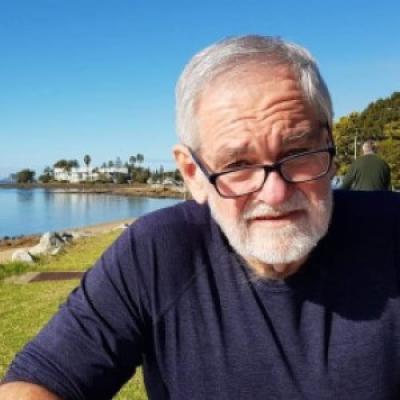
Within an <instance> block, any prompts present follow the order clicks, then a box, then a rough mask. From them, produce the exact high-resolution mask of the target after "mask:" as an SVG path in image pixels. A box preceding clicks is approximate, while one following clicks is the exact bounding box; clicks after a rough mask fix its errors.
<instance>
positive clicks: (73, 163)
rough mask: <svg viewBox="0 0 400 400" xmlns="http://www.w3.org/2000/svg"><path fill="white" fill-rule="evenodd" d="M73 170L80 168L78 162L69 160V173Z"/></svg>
mask: <svg viewBox="0 0 400 400" xmlns="http://www.w3.org/2000/svg"><path fill="white" fill-rule="evenodd" d="M72 168H79V161H78V160H68V168H67V169H68V171H71V169H72Z"/></svg>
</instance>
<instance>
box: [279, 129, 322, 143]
mask: <svg viewBox="0 0 400 400" xmlns="http://www.w3.org/2000/svg"><path fill="white" fill-rule="evenodd" d="M321 137H322V129H321V128H313V129H310V130H304V131H300V132H297V133H294V134H292V135H290V136H287V137H285V138H284V139H283V144H290V143H296V142H305V141H314V140H318V139H320V138H321Z"/></svg>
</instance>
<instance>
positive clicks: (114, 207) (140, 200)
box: [0, 188, 182, 238]
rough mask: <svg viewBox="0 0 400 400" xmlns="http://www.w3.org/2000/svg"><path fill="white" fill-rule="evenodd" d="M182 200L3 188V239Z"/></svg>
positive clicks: (0, 226)
mask: <svg viewBox="0 0 400 400" xmlns="http://www.w3.org/2000/svg"><path fill="white" fill-rule="evenodd" d="M181 201H182V200H179V199H160V198H148V197H128V196H117V195H110V194H95V193H65V192H62V193H60V192H56V191H51V190H46V189H39V188H37V189H15V188H0V238H2V237H4V236H10V237H12V236H19V235H29V234H36V233H43V232H48V231H60V230H64V229H70V228H78V227H83V226H87V225H94V224H100V223H104V222H109V221H116V220H122V219H128V218H137V217H140V216H142V215H144V214H147V213H149V212H151V211H154V210H157V209H159V208H163V207H169V206H171V205H174V204H177V203H179V202H181Z"/></svg>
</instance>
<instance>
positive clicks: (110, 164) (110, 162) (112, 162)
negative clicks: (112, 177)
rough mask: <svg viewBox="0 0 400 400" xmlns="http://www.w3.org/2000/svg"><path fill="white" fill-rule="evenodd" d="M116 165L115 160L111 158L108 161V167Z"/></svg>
mask: <svg viewBox="0 0 400 400" xmlns="http://www.w3.org/2000/svg"><path fill="white" fill-rule="evenodd" d="M113 167H114V161H112V160H110V161H109V162H108V168H113Z"/></svg>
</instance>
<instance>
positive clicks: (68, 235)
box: [60, 232, 74, 243]
mask: <svg viewBox="0 0 400 400" xmlns="http://www.w3.org/2000/svg"><path fill="white" fill-rule="evenodd" d="M60 236H61V238H62V240H63V241H64V242H67V243H71V242H72V241H73V239H74V236H73V235H72V234H71V233H69V232H63V233H62V234H61V235H60Z"/></svg>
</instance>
